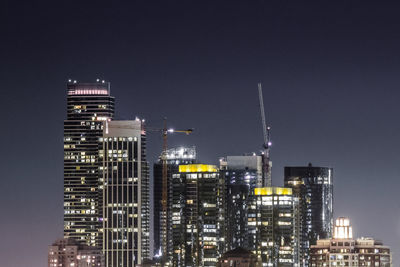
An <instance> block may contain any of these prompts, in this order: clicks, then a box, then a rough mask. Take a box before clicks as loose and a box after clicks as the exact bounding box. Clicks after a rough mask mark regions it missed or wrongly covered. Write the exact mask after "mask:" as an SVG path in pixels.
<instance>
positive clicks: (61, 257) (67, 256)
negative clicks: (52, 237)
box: [48, 238, 104, 267]
mask: <svg viewBox="0 0 400 267" xmlns="http://www.w3.org/2000/svg"><path fill="white" fill-rule="evenodd" d="M48 267H104V256H103V253H102V252H101V250H97V249H95V248H93V247H89V246H86V245H81V244H79V243H77V242H76V241H75V240H73V239H70V238H65V239H59V240H57V241H56V242H54V243H53V244H52V245H51V246H49V254H48Z"/></svg>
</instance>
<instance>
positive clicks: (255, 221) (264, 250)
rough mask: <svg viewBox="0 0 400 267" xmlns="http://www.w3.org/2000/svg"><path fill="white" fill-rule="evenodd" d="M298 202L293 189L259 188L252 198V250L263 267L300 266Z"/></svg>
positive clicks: (249, 226) (249, 219)
mask: <svg viewBox="0 0 400 267" xmlns="http://www.w3.org/2000/svg"><path fill="white" fill-rule="evenodd" d="M298 205H299V203H298V198H297V197H296V196H294V195H293V193H292V189H291V188H282V187H262V188H256V189H255V190H254V194H253V195H252V196H251V197H250V203H249V213H248V235H249V246H250V250H251V251H252V252H253V253H254V254H255V255H256V256H257V260H258V262H259V263H260V264H261V266H274V267H275V266H278V267H283V266H288V267H289V266H290V267H293V266H299V251H298V248H299V243H298V242H299V226H298V225H299V210H298Z"/></svg>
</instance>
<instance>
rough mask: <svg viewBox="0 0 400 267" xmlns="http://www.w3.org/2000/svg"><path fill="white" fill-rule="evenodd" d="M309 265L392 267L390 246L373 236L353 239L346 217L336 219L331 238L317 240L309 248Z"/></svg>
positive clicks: (318, 266) (313, 266)
mask: <svg viewBox="0 0 400 267" xmlns="http://www.w3.org/2000/svg"><path fill="white" fill-rule="evenodd" d="M310 266H311V267H325V266H357V267H358V266H379V267H392V256H391V253H390V248H389V247H387V246H384V245H383V243H382V242H381V241H377V240H374V239H373V238H359V239H353V231H352V227H351V224H350V221H349V219H348V218H343V217H341V218H338V219H336V223H335V227H334V233H333V238H332V239H320V240H317V244H316V245H312V246H311V249H310Z"/></svg>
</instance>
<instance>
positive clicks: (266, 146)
mask: <svg viewBox="0 0 400 267" xmlns="http://www.w3.org/2000/svg"><path fill="white" fill-rule="evenodd" d="M258 98H259V101H260V112H261V123H262V129H263V137H264V140H263V141H264V143H263V151H262V167H263V170H262V178H263V179H262V186H271V185H272V179H271V161H270V156H269V150H270V146H271V140H270V130H271V128H270V127H268V126H267V123H266V119H265V111H264V98H263V93H262V86H261V83H258Z"/></svg>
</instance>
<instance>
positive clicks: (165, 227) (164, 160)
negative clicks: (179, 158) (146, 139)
mask: <svg viewBox="0 0 400 267" xmlns="http://www.w3.org/2000/svg"><path fill="white" fill-rule="evenodd" d="M146 130H147V131H153V132H161V134H162V138H163V147H162V148H163V149H162V154H161V160H162V199H161V205H162V215H161V231H162V233H163V234H162V241H161V244H162V258H161V263H162V266H165V265H166V262H167V247H168V166H167V160H168V158H167V156H168V155H167V149H168V135H169V134H173V133H184V134H186V135H189V134H191V133H193V129H187V130H175V129H172V128H170V129H168V128H167V118H164V125H163V128H146Z"/></svg>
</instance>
